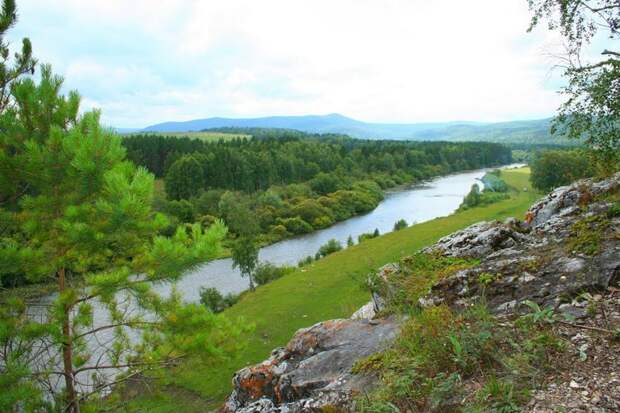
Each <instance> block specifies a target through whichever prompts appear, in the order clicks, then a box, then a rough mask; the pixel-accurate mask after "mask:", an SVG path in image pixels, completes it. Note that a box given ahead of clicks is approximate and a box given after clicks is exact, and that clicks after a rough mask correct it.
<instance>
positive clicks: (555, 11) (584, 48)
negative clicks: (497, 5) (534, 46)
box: [528, 0, 620, 172]
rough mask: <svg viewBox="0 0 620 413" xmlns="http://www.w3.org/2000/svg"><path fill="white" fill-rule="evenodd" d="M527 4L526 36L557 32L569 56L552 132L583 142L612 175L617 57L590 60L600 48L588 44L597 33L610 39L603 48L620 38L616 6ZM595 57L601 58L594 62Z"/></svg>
mask: <svg viewBox="0 0 620 413" xmlns="http://www.w3.org/2000/svg"><path fill="white" fill-rule="evenodd" d="M528 3H529V7H530V10H531V11H532V13H533V16H532V20H531V26H530V30H531V29H532V28H534V27H535V26H537V25H539V24H541V22H542V21H543V20H546V21H547V27H548V29H549V30H554V31H558V32H559V33H560V34H561V35H562V37H563V38H564V40H565V43H566V53H567V56H565V58H564V59H563V61H564V62H566V65H565V66H564V67H565V69H564V76H565V77H566V79H567V85H566V86H565V87H564V88H563V89H562V93H563V94H564V95H565V96H566V97H567V100H566V101H565V102H564V104H563V105H562V106H561V107H560V113H559V115H558V116H557V118H556V120H555V122H554V125H553V127H552V132H553V133H558V134H565V135H566V136H568V137H570V138H573V139H585V142H586V143H587V144H588V146H589V147H590V148H591V149H593V151H594V152H595V153H596V154H597V157H598V159H599V160H600V161H602V163H603V164H604V165H608V166H610V169H609V171H610V172H611V171H613V168H614V167H617V162H618V159H619V153H620V151H619V149H620V138H619V137H620V126H619V123H618V120H619V118H620V95H619V94H620V90H619V89H618V87H617V82H618V77H619V76H620V59H619V56H620V54H619V52H618V51H617V50H615V51H614V50H608V49H605V50H602V51H601V53H595V54H594V53H591V51H590V50H588V46H592V45H594V46H598V44H596V43H593V42H592V40H593V39H594V37H595V35H596V34H597V33H601V34H603V36H606V37H607V38H608V42H607V43H605V45H607V44H608V43H609V42H612V41H617V40H618V39H619V38H620V32H619V31H618V28H617V24H618V23H617V22H618V20H619V19H620V4H618V2H617V1H615V0H587V1H582V0H528ZM594 55H597V56H601V57H600V58H599V59H595V60H592V59H591V56H594ZM586 56H587V58H586ZM582 62H583V63H582ZM586 62H587V63H586Z"/></svg>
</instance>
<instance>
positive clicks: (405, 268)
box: [371, 253, 479, 313]
mask: <svg viewBox="0 0 620 413" xmlns="http://www.w3.org/2000/svg"><path fill="white" fill-rule="evenodd" d="M477 264H479V260H474V259H463V258H453V257H444V256H442V255H439V254H426V253H416V254H414V255H410V256H407V257H405V258H403V259H401V261H400V271H398V272H396V273H393V274H390V275H389V277H388V280H387V282H386V281H384V280H382V279H380V278H379V277H374V278H373V276H371V280H372V283H371V284H372V286H371V288H372V289H373V291H375V292H377V293H379V294H380V295H382V296H383V297H387V298H388V309H387V311H386V313H407V312H410V311H412V310H415V309H416V308H417V307H418V300H419V298H421V297H422V296H424V295H425V294H427V293H428V292H429V290H430V288H431V287H432V286H433V285H434V284H436V283H437V282H438V281H440V280H442V279H444V278H447V277H449V276H451V275H453V274H455V273H456V272H458V271H460V270H463V269H467V268H471V267H473V266H475V265H477Z"/></svg>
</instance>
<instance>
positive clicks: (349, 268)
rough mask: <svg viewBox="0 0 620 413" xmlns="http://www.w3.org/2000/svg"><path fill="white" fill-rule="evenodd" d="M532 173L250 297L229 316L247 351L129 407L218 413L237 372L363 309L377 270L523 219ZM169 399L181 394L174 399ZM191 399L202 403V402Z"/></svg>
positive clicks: (169, 380)
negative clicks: (474, 228)
mask: <svg viewBox="0 0 620 413" xmlns="http://www.w3.org/2000/svg"><path fill="white" fill-rule="evenodd" d="M529 172H530V171H529V168H521V169H516V170H506V171H503V172H502V178H503V179H504V180H505V181H506V183H507V184H508V185H509V186H510V187H511V188H512V189H511V191H510V199H507V200H503V201H500V202H497V203H494V204H491V205H486V206H483V207H478V208H472V209H468V210H467V211H462V212H458V213H455V214H453V215H451V216H448V217H443V218H437V219H434V220H432V221H428V222H425V223H421V224H417V225H413V226H411V227H409V228H406V229H403V230H401V231H396V232H392V233H389V234H386V235H383V236H381V237H378V238H374V239H370V240H367V241H365V242H363V243H361V244H358V245H355V246H353V247H350V248H347V249H346V250H343V251H339V252H336V253H334V254H332V255H329V256H328V257H326V258H324V259H322V260H319V261H317V262H315V263H313V264H312V265H309V266H306V267H304V268H303V269H300V270H298V271H296V272H294V273H291V274H288V275H287V276H285V277H283V278H280V279H279V280H276V281H274V282H272V283H270V284H267V285H265V286H262V287H260V288H258V289H257V290H256V292H254V293H252V294H245V295H244V296H243V297H242V299H241V301H240V302H239V303H237V304H236V305H235V306H233V307H231V308H230V309H228V310H226V311H225V312H224V314H225V315H227V316H228V317H231V318H236V317H240V316H242V317H244V318H245V320H246V321H248V322H251V323H253V324H254V325H255V329H254V331H253V332H252V333H248V335H247V336H246V337H245V339H246V340H247V343H248V345H247V347H246V349H245V350H244V351H242V352H241V353H240V354H239V355H238V356H237V357H236V358H235V359H233V360H220V361H214V362H212V363H211V364H209V365H201V364H199V363H198V362H195V361H194V360H187V361H185V362H184V363H182V364H181V365H180V366H178V367H177V368H175V369H174V370H173V371H170V372H169V374H168V375H167V377H166V379H165V382H164V383H160V384H158V385H157V386H154V387H153V391H152V392H150V393H148V394H142V395H140V396H138V397H137V398H135V399H133V400H131V401H130V402H129V404H128V406H127V408H129V409H130V410H131V411H149V412H161V413H164V412H177V411H184V412H198V411H205V410H208V409H216V408H218V407H219V406H220V405H221V403H222V402H223V401H224V399H225V398H226V396H227V395H228V394H229V393H230V391H231V384H230V382H231V378H232V375H233V374H234V372H235V371H237V370H239V369H241V368H243V367H245V366H247V365H252V364H255V363H258V362H260V361H262V360H264V359H266V358H267V357H268V356H269V354H270V352H271V350H272V349H273V348H275V347H278V346H283V345H285V344H286V343H287V342H288V341H289V340H290V339H291V337H292V335H293V334H294V333H295V331H297V330H298V329H300V328H303V327H308V326H310V325H312V324H314V323H317V322H319V321H323V320H328V319H333V318H345V317H349V316H350V315H351V314H352V313H353V312H354V311H355V310H356V309H357V308H359V307H360V306H361V305H363V304H364V303H366V302H367V301H368V300H369V298H370V297H369V292H368V290H367V289H366V288H365V286H364V284H365V283H364V281H365V279H366V277H367V275H368V274H369V273H371V272H373V271H374V270H376V269H377V268H378V267H380V266H382V265H384V264H386V263H390V262H395V261H399V260H400V259H401V258H402V257H404V256H407V255H411V254H413V253H415V252H416V251H417V250H419V249H420V248H422V247H424V246H427V245H430V244H432V243H434V242H435V241H437V240H438V239H439V238H440V237H442V236H445V235H448V234H450V233H452V232H454V231H457V230H459V229H462V228H464V227H466V226H468V225H471V224H474V223H476V222H479V221H483V220H494V219H500V220H501V219H504V218H506V217H509V216H514V217H519V218H523V216H524V214H525V212H526V211H527V209H528V208H529V206H530V205H531V204H532V203H533V202H534V201H536V200H537V199H538V197H539V196H540V194H538V193H536V192H534V191H533V190H532V188H531V186H530V184H529ZM180 390H182V391H180ZM171 392H172V393H173V394H175V393H176V394H175V395H174V396H171ZM186 394H192V395H194V396H199V397H200V398H201V399H202V400H204V402H202V403H200V402H197V401H196V399H195V397H186V396H185V395H186Z"/></svg>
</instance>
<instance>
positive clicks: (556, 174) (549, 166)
mask: <svg viewBox="0 0 620 413" xmlns="http://www.w3.org/2000/svg"><path fill="white" fill-rule="evenodd" d="M531 168H532V174H531V175H530V181H531V182H532V186H533V187H534V188H536V189H539V190H541V191H544V192H548V191H551V190H552V189H554V188H557V187H559V186H562V185H568V184H570V183H572V182H573V181H576V180H578V179H581V178H586V177H588V176H592V175H593V174H594V170H593V166H592V162H591V159H589V157H588V155H587V154H586V153H585V152H584V151H580V150H571V151H568V150H549V151H544V152H541V153H540V154H538V155H537V156H536V157H535V158H534V160H533V162H532V163H531Z"/></svg>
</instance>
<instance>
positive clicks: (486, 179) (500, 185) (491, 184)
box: [481, 169, 508, 192]
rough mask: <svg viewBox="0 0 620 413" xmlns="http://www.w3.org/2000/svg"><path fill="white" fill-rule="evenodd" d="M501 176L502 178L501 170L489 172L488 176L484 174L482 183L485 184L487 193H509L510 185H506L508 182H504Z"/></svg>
mask: <svg viewBox="0 0 620 413" xmlns="http://www.w3.org/2000/svg"><path fill="white" fill-rule="evenodd" d="M499 176H500V171H499V169H497V170H495V171H492V172H487V173H486V174H484V176H483V177H482V179H481V181H482V183H483V184H484V191H485V192H486V191H489V192H507V191H508V185H506V182H504V181H503V180H502V179H501V178H500V177H499Z"/></svg>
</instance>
